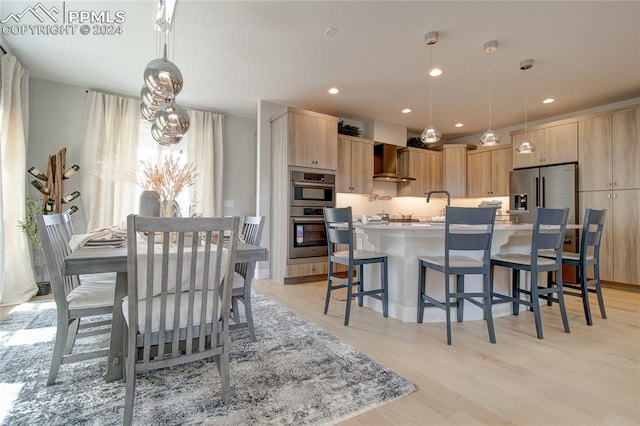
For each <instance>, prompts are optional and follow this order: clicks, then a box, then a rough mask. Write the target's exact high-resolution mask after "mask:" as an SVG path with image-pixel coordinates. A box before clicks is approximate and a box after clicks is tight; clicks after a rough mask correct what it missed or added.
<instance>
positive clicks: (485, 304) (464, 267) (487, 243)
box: [418, 207, 496, 345]
mask: <svg viewBox="0 0 640 426" xmlns="http://www.w3.org/2000/svg"><path fill="white" fill-rule="evenodd" d="M445 218H446V219H445V231H444V232H445V233H444V253H443V254H442V256H423V257H419V258H418V262H419V268H420V270H419V282H418V322H419V323H421V322H422V320H423V318H424V309H425V308H426V307H428V306H435V307H438V308H441V309H444V310H445V312H446V318H447V344H448V345H450V344H451V307H452V306H454V307H456V308H457V320H458V322H462V320H463V317H464V301H465V300H467V301H469V302H471V303H473V304H474V305H476V306H478V307H479V308H481V309H483V310H484V318H485V320H486V322H487V330H488V332H489V341H490V342H491V343H495V342H496V335H495V331H494V328H493V315H492V312H491V292H490V286H491V283H490V277H489V272H490V257H491V240H492V237H493V227H494V224H495V220H496V209H494V208H477V207H447V208H446V215H445ZM456 225H463V226H460V227H456ZM469 225H471V226H469ZM470 251H480V252H481V253H482V257H481V258H480V259H478V258H477V257H471V256H469V255H463V254H462V253H461V252H467V253H468V252H470ZM427 269H433V270H436V271H438V272H442V273H443V274H444V290H445V292H444V301H439V300H437V299H435V298H434V297H433V296H430V295H428V294H427V286H426V275H427ZM452 275H453V276H455V277H456V290H455V291H454V292H452V291H451V290H450V288H449V287H450V282H449V277H450V276H452ZM465 275H482V292H466V291H465V290H464V277H465ZM452 299H454V301H452ZM478 299H482V302H480V301H479V300H478Z"/></svg>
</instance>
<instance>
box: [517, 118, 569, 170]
mask: <svg viewBox="0 0 640 426" xmlns="http://www.w3.org/2000/svg"><path fill="white" fill-rule="evenodd" d="M527 139H528V140H529V141H530V142H531V143H533V144H534V145H535V147H536V150H535V151H534V152H533V153H531V154H518V153H517V152H516V148H517V147H518V146H520V144H521V143H522V141H523V140H524V131H523V132H517V133H513V134H512V135H511V146H512V159H513V168H514V169H519V168H523V167H537V166H550V165H552V164H562V163H572V162H577V161H578V122H577V121H572V122H569V123H563V124H551V125H545V127H539V128H532V129H530V130H528V131H527Z"/></svg>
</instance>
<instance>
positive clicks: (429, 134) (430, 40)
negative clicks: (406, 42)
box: [420, 31, 442, 143]
mask: <svg viewBox="0 0 640 426" xmlns="http://www.w3.org/2000/svg"><path fill="white" fill-rule="evenodd" d="M424 42H425V43H426V44H428V45H429V71H430V72H431V71H432V68H433V45H434V44H436V43H437V42H438V33H437V32H436V31H431V32H428V33H427V34H425V36H424ZM436 75H439V74H436ZM432 78H433V77H432V76H431V74H430V76H429V126H427V128H426V129H424V130H423V131H422V135H420V139H421V140H422V142H424V143H436V142H439V141H440V138H441V137H442V133H440V130H438V129H437V128H436V127H435V126H433V125H432V124H431V89H432V80H431V79H432Z"/></svg>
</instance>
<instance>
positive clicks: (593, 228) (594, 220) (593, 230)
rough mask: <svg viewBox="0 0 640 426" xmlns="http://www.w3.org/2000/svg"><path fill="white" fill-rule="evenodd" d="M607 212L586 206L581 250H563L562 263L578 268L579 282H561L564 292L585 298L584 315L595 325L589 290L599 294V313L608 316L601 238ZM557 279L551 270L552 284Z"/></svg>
mask: <svg viewBox="0 0 640 426" xmlns="http://www.w3.org/2000/svg"><path fill="white" fill-rule="evenodd" d="M606 215H607V210H593V209H587V210H586V211H585V214H584V221H583V223H582V233H581V234H580V251H579V252H578V253H574V252H567V251H564V252H562V264H563V265H570V266H573V267H575V268H577V275H576V281H577V282H575V283H574V282H567V281H565V282H563V283H562V287H563V289H564V294H568V295H569V296H578V297H581V298H582V306H583V308H584V317H585V320H586V321H587V324H588V325H593V318H592V317H591V307H590V306H589V293H595V294H596V296H597V298H598V306H599V307H600V315H601V316H602V318H603V319H606V318H607V313H606V312H605V309H604V298H603V297H602V286H601V285H600V241H601V240H602V230H603V228H604V220H605V217H606ZM542 255H543V256H545V257H552V258H553V257H554V256H555V253H543V254H542ZM590 268H593V278H589V277H588V275H587V274H588V273H589V269H590ZM557 279H558V278H557V277H554V276H553V273H552V272H549V273H548V276H547V282H549V283H552V282H554V281H555V280H557ZM576 290H577V291H576ZM549 302H551V301H549Z"/></svg>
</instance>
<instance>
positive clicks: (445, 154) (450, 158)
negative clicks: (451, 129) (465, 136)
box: [436, 144, 476, 198]
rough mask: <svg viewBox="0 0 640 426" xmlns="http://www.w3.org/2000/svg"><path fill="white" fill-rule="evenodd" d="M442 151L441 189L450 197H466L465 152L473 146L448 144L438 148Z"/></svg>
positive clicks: (473, 147)
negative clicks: (447, 192)
mask: <svg viewBox="0 0 640 426" xmlns="http://www.w3.org/2000/svg"><path fill="white" fill-rule="evenodd" d="M438 149H440V150H441V151H442V185H443V186H442V187H441V188H436V189H446V190H447V191H449V193H450V194H451V196H452V197H456V198H463V197H467V196H468V195H467V151H468V150H469V149H476V147H475V146H474V145H466V144H449V145H442V147H440V148H438Z"/></svg>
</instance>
